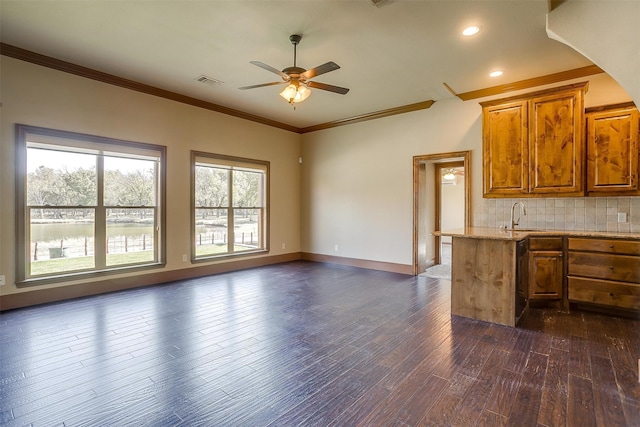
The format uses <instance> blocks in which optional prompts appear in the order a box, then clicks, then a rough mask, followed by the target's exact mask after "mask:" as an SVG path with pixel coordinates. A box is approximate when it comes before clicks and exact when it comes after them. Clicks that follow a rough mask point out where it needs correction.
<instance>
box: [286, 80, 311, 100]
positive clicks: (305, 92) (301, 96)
mask: <svg viewBox="0 0 640 427" xmlns="http://www.w3.org/2000/svg"><path fill="white" fill-rule="evenodd" d="M309 95H311V89H309V88H308V87H306V86H305V85H301V84H300V83H299V82H297V81H296V82H293V83H291V84H290V85H288V86H287V87H285V88H284V90H283V91H282V92H280V96H281V97H283V98H284V99H285V100H286V101H287V102H288V103H289V104H297V103H299V102H302V101H304V100H305V99H307V98H308V97H309Z"/></svg>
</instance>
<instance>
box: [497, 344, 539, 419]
mask: <svg viewBox="0 0 640 427" xmlns="http://www.w3.org/2000/svg"><path fill="white" fill-rule="evenodd" d="M547 364H548V356H546V355H543V354H539V353H534V352H531V353H529V357H528V359H527V366H526V368H525V371H524V373H523V375H522V377H523V381H522V382H521V383H520V388H519V389H518V393H517V394H516V398H515V400H514V402H513V406H512V408H511V413H510V414H509V418H508V420H507V424H508V425H513V426H522V427H524V426H536V425H537V424H538V416H539V412H540V403H541V397H542V388H541V387H540V384H543V383H544V378H545V375H546V371H547Z"/></svg>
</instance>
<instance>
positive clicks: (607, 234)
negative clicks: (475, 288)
mask: <svg viewBox="0 0 640 427" xmlns="http://www.w3.org/2000/svg"><path fill="white" fill-rule="evenodd" d="M433 234H434V235H436V236H451V237H464V238H468V239H495V240H522V239H526V238H527V237H535V236H540V237H542V236H570V237H604V238H616V239H625V238H626V239H640V232H631V233H619V232H612V231H579V230H575V231H574V230H571V231H570V230H566V231H565V230H530V229H529V230H504V229H501V228H490V227H465V228H457V229H454V230H446V231H436V232H434V233H433Z"/></svg>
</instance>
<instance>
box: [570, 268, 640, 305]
mask: <svg viewBox="0 0 640 427" xmlns="http://www.w3.org/2000/svg"><path fill="white" fill-rule="evenodd" d="M568 283H569V301H572V302H585V303H591V304H599V305H606V306H609V307H617V308H625V309H632V310H640V285H633V284H629V283H619V282H611V281H607V280H598V279H585V278H582V277H571V276H569V280H568Z"/></svg>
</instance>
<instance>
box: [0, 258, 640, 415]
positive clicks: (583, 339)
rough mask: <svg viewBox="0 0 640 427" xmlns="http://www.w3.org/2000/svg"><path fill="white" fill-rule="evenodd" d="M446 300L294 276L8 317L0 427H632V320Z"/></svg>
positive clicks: (638, 407)
mask: <svg viewBox="0 0 640 427" xmlns="http://www.w3.org/2000/svg"><path fill="white" fill-rule="evenodd" d="M450 292H451V287H450V283H449V282H448V281H445V280H437V279H426V278H423V277H413V276H407V275H402V274H395V273H387V272H381V271H374V270H365V269H358V268H353V267H345V266H338V265H331V264H321V263H313V262H305V261H299V262H291V263H284V264H280V265H274V266H267V267H261V268H256V269H250V270H244V271H238V272H232V273H225V274H219V275H213V276H209V277H201V278H197V279H190V280H184V281H178V282H173V283H169V284H165V285H159V286H153V287H147V288H140V289H134V290H130V291H122V292H114V293H111V294H106V295H101V296H96V297H89V298H82V299H78V300H71V301H63V302H59V303H52V304H47V305H42V306H36V307H29V308H24V309H18V310H13V311H7V312H2V313H0V352H1V353H0V356H1V358H2V363H0V424H2V425H3V426H5V425H6V426H7V427H13V426H25V425H47V426H49V425H51V426H57V425H73V426H84V425H86V426H93V425H109V426H111V425H171V426H211V425H224V426H225V427H226V426H251V427H254V426H255V427H261V426H268V425H271V426H276V425H287V426H289V425H305V426H315V425H317V426H326V425H330V426H334V427H337V426H340V427H342V426H356V425H362V426H367V427H369V426H373V425H375V426H377V425H384V426H385V427H386V426H405V427H406V426H416V425H421V426H438V425H442V426H452V425H492V426H493V425H495V426H500V425H518V426H526V425H535V423H537V424H538V425H539V426H540V427H542V426H548V427H551V426H555V425H569V426H573V425H580V426H581V427H582V426H583V425H585V426H588V425H599V426H604V427H621V426H625V427H626V426H634V425H638V426H640V424H639V423H638V420H640V383H638V379H637V360H638V358H639V357H640V319H629V318H624V319H623V318H616V317H612V316H605V315H602V314H598V313H590V312H581V311H578V310H572V311H571V312H563V311H560V310H558V309H554V308H532V309H531V310H530V313H529V317H528V318H527V319H526V321H524V322H523V323H522V325H521V326H520V327H518V328H510V327H506V326H501V325H495V324H491V323H487V322H481V321H476V320H472V319H467V318H463V317H460V316H452V315H451V311H450Z"/></svg>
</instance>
